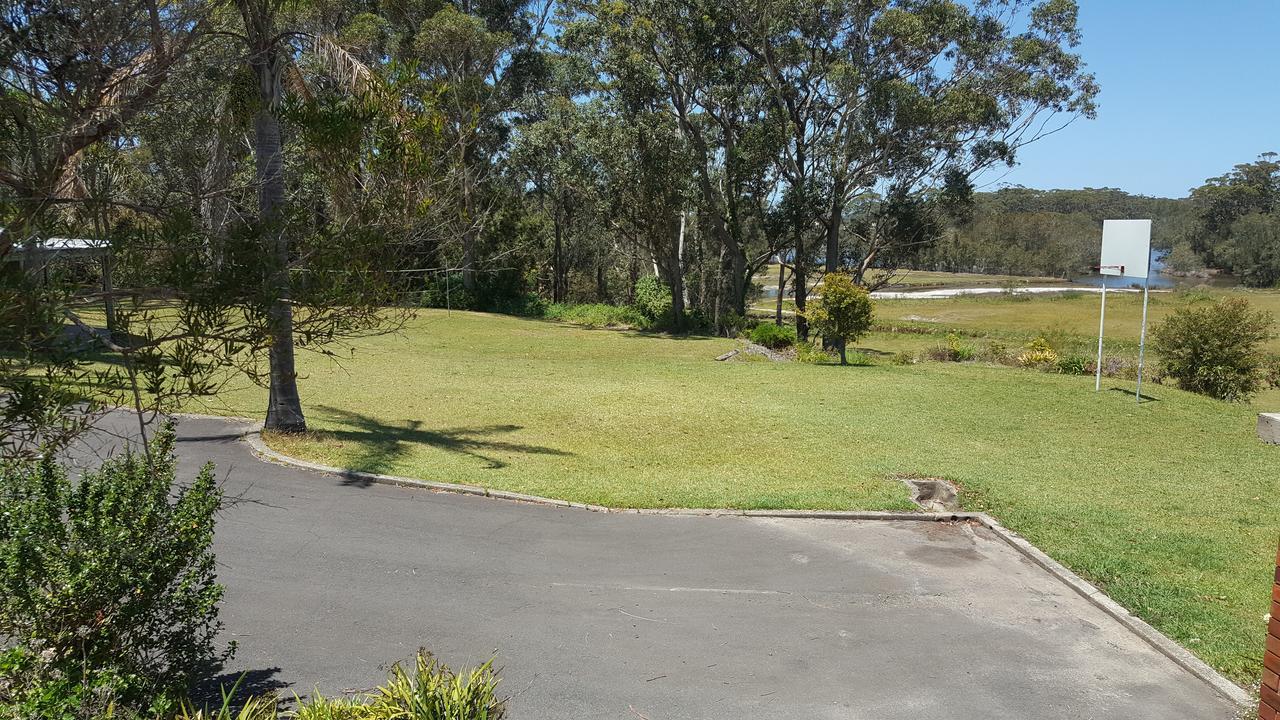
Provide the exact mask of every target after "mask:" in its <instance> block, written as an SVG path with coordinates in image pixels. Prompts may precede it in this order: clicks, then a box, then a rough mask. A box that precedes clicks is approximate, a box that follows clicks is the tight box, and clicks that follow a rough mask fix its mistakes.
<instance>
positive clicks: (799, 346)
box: [796, 342, 836, 365]
mask: <svg viewBox="0 0 1280 720" xmlns="http://www.w3.org/2000/svg"><path fill="white" fill-rule="evenodd" d="M835 359H836V358H835V355H833V354H832V353H829V352H827V351H826V350H823V349H822V346H821V345H816V344H814V343H811V342H797V343H796V361H797V362H802V363H808V364H810V365H823V364H826V363H829V362H834V361H835Z"/></svg>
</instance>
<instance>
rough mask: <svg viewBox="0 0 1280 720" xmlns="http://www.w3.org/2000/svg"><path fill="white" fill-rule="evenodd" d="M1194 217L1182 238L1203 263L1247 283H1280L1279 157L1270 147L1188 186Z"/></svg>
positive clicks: (1268, 285) (1267, 284)
mask: <svg viewBox="0 0 1280 720" xmlns="http://www.w3.org/2000/svg"><path fill="white" fill-rule="evenodd" d="M1191 202H1192V205H1193V206H1194V208H1195V214H1196V217H1195V223H1194V225H1193V226H1192V227H1191V228H1189V229H1188V231H1187V233H1186V241H1187V244H1188V246H1189V247H1190V249H1191V250H1193V251H1194V252H1196V253H1197V254H1198V255H1199V256H1200V258H1201V259H1202V260H1203V261H1204V263H1205V264H1207V265H1209V266H1210V267H1216V268H1222V269H1224V270H1227V271H1228V272H1231V273H1232V274H1234V275H1238V276H1239V277H1240V279H1241V280H1242V281H1244V283H1245V284H1246V285H1252V286H1254V287H1275V286H1276V285H1277V284H1278V283H1280V162H1277V155H1276V154H1275V153H1264V154H1263V155H1262V156H1261V157H1259V158H1258V160H1257V161H1255V162H1252V163H1245V164H1241V165H1236V166H1235V168H1234V169H1233V170H1232V171H1231V172H1229V173H1227V174H1226V175H1222V176H1220V177H1216V178H1210V179H1209V180H1208V181H1207V182H1206V183H1205V184H1204V185H1202V186H1200V187H1198V188H1196V189H1194V190H1192V192H1191Z"/></svg>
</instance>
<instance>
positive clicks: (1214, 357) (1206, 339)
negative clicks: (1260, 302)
mask: <svg viewBox="0 0 1280 720" xmlns="http://www.w3.org/2000/svg"><path fill="white" fill-rule="evenodd" d="M1274 335H1275V330H1274V318H1272V316H1271V314H1270V313H1267V312H1265V311H1261V310H1254V309H1252V308H1251V307H1250V305H1249V301H1248V300H1246V299H1244V298H1224V299H1222V300H1218V301H1216V302H1213V303H1210V304H1204V305H1190V306H1187V307H1183V308H1179V309H1178V311H1177V312H1175V313H1173V314H1172V315H1170V316H1169V317H1168V318H1167V319H1165V321H1164V322H1162V323H1161V324H1160V325H1158V326H1157V327H1156V328H1155V330H1154V333H1153V338H1154V340H1155V342H1154V347H1155V350H1156V351H1157V352H1158V353H1159V354H1160V356H1161V357H1162V358H1163V361H1164V371H1165V373H1166V374H1167V375H1168V376H1169V377H1171V378H1174V379H1176V380H1177V381H1178V384H1179V386H1181V387H1182V389H1184V390H1190V391H1192V392H1198V393H1202V394H1204V395H1209V396H1211V397H1215V398H1218V399H1220V400H1245V399H1248V398H1249V396H1250V395H1252V394H1253V393H1255V392H1257V390H1258V389H1259V386H1260V385H1261V384H1262V382H1263V380H1264V377H1265V376H1264V370H1265V364H1266V362H1267V357H1266V355H1265V354H1264V353H1263V349H1262V346H1263V344H1264V343H1265V342H1266V341H1267V340H1269V339H1271V338H1272V337H1273V336H1274Z"/></svg>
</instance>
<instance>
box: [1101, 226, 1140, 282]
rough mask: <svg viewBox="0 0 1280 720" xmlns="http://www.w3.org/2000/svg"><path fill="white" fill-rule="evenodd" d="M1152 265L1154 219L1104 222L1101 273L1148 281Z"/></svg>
mask: <svg viewBox="0 0 1280 720" xmlns="http://www.w3.org/2000/svg"><path fill="white" fill-rule="evenodd" d="M1150 263H1151V221H1150V220H1103V221H1102V262H1101V263H1099V264H1100V265H1102V269H1101V270H1099V272H1100V273H1102V274H1103V275H1119V276H1122V277H1130V278H1141V279H1143V280H1146V279H1147V272H1148V270H1149V269H1150V268H1149V267H1148V265H1150ZM1121 266H1122V267H1123V269H1121Z"/></svg>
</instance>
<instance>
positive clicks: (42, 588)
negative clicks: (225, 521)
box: [0, 425, 233, 719]
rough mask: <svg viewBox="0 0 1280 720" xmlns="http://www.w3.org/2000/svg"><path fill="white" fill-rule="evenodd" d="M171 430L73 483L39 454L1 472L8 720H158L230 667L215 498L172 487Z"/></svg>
mask: <svg viewBox="0 0 1280 720" xmlns="http://www.w3.org/2000/svg"><path fill="white" fill-rule="evenodd" d="M173 448H174V432H173V427H172V426H171V425H167V426H165V427H164V428H162V429H161V430H160V432H158V433H157V434H156V436H155V438H154V440H153V441H152V442H151V445H150V447H149V450H148V454H147V455H144V454H141V453H126V454H124V455H121V456H118V457H115V458H111V459H108V460H107V461H106V462H105V463H103V465H102V467H101V468H100V469H98V470H96V471H92V472H87V473H85V474H84V476H83V477H82V478H81V479H80V480H79V481H76V482H73V481H72V480H70V479H69V478H68V477H67V472H66V470H65V469H64V468H63V467H62V466H60V465H59V464H57V463H56V462H55V461H54V460H53V459H52V457H51V456H46V457H44V458H43V459H41V460H38V461H30V462H11V463H8V464H5V465H3V466H0V637H3V638H5V639H6V643H7V644H8V645H9V647H8V649H6V650H5V651H4V652H3V654H0V677H4V678H5V679H6V682H4V683H2V684H0V704H3V705H4V706H5V707H8V708H10V709H11V710H12V712H13V714H14V715H15V716H17V717H32V718H34V717H41V718H45V717H47V718H68V719H72V718H97V717H100V716H101V714H102V713H103V712H104V711H105V710H106V708H108V707H114V708H115V709H116V713H117V715H118V716H119V715H124V714H125V713H127V712H147V713H152V714H154V713H157V712H167V711H170V710H172V709H173V708H175V707H176V704H177V699H178V698H180V697H181V696H182V694H183V693H184V692H185V691H186V689H187V688H188V686H189V685H190V683H191V682H192V681H193V680H194V679H196V678H197V677H198V676H199V674H200V673H201V672H202V671H205V670H207V669H208V668H209V667H211V666H213V665H215V664H216V663H217V662H219V661H222V660H225V659H226V658H227V657H229V655H230V652H231V650H232V649H233V648H228V649H227V650H226V651H224V652H218V651H217V650H216V649H215V645H214V639H215V637H216V635H217V633H218V631H219V629H220V628H221V624H220V623H219V622H218V607H217V604H218V601H219V599H221V597H222V587H221V586H219V585H217V584H216V583H215V582H214V557H213V553H211V552H210V551H209V544H210V542H211V541H212V540H213V527H214V514H215V513H216V512H217V510H218V507H219V505H220V503H221V493H220V491H219V490H218V488H217V487H216V485H215V484H214V478H213V466H212V465H206V466H205V467H204V468H203V469H202V470H201V471H200V473H199V474H198V475H197V476H196V478H195V480H194V481H193V482H192V483H191V484H190V485H189V486H188V487H185V488H179V487H178V486H177V485H176V483H175V470H176V460H175V458H174V454H173Z"/></svg>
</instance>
